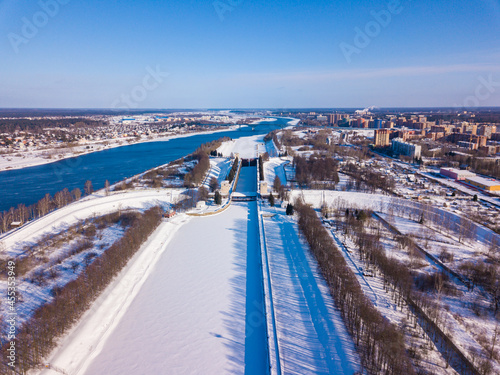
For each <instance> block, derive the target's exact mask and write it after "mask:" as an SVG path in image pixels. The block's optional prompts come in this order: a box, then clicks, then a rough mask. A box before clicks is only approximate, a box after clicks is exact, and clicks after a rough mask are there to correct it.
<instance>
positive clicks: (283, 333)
mask: <svg viewBox="0 0 500 375" xmlns="http://www.w3.org/2000/svg"><path fill="white" fill-rule="evenodd" d="M264 227H265V237H266V244H267V249H268V257H269V263H270V272H271V278H272V293H273V301H274V308H275V316H276V324H277V332H278V342H279V343H278V345H279V353H280V361H281V369H282V372H283V373H284V374H353V373H355V372H356V371H357V370H358V369H359V365H358V363H359V362H358V358H357V355H356V354H355V348H354V344H353V342H352V340H351V338H350V336H349V334H348V333H347V330H346V328H345V326H344V324H343V322H342V319H341V317H340V314H339V312H338V311H337V310H335V308H334V304H333V300H332V298H331V296H330V294H329V291H328V287H327V286H326V283H325V281H324V280H323V278H322V277H321V275H320V274H319V271H318V269H317V266H316V263H315V261H314V259H313V258H312V256H311V255H310V254H309V253H308V251H307V248H306V246H305V245H304V244H302V243H301V241H300V239H299V236H298V229H297V227H296V224H295V223H294V222H293V221H292V220H291V219H288V218H287V217H286V216H284V215H283V214H282V213H281V214H280V215H276V216H275V217H274V218H266V219H264Z"/></svg>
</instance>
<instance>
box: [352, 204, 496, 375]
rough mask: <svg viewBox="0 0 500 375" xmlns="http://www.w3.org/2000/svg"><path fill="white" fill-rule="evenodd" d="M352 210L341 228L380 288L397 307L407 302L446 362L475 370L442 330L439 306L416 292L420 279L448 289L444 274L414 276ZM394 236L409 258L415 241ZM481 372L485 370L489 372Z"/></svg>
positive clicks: (465, 370)
mask: <svg viewBox="0 0 500 375" xmlns="http://www.w3.org/2000/svg"><path fill="white" fill-rule="evenodd" d="M347 212H349V214H347ZM354 212H357V213H358V215H352V213H353V210H351V211H348V210H346V217H345V229H344V230H345V232H346V233H347V234H349V235H350V236H351V237H352V238H353V240H354V242H355V243H356V245H357V248H358V251H359V256H360V259H362V260H365V261H366V262H368V264H370V265H372V266H375V267H376V268H378V270H380V273H381V276H382V278H383V285H384V289H385V290H386V291H387V292H391V291H392V298H393V300H394V301H395V302H396V303H397V306H398V307H400V308H403V306H404V305H405V304H408V305H409V306H410V307H411V308H412V309H413V311H415V312H416V313H417V315H419V318H420V322H421V323H422V321H424V322H425V327H424V329H425V330H426V332H428V334H429V337H430V338H431V339H432V340H433V341H435V342H439V345H440V346H441V348H442V351H443V352H444V353H445V359H446V360H447V361H448V362H450V361H454V363H455V366H457V367H459V368H461V371H462V373H464V374H477V373H478V372H477V371H476V369H475V368H474V365H473V364H472V363H471V362H470V361H469V359H468V358H466V357H465V356H464V355H463V353H462V352H461V351H460V350H459V349H458V348H457V347H456V346H455V344H454V343H453V342H452V341H451V340H450V338H449V337H448V336H447V335H446V334H444V332H445V327H444V326H445V324H446V323H445V322H444V321H442V314H440V312H439V310H440V307H439V306H438V305H437V304H436V303H435V302H434V301H433V300H432V299H430V298H429V296H428V295H427V294H425V293H420V292H418V290H419V289H420V290H421V289H423V287H424V285H422V283H425V282H429V281H432V285H429V287H430V288H433V289H434V290H435V291H436V293H437V295H438V297H439V296H440V293H441V292H442V291H443V290H444V289H445V287H446V288H447V289H449V287H448V286H447V285H446V284H447V282H446V279H447V275H446V274H444V273H442V272H441V273H437V274H435V275H434V277H431V278H429V280H426V278H423V277H422V275H420V276H419V277H414V275H413V273H412V270H411V269H410V268H411V267H408V266H407V265H406V264H405V263H403V262H401V261H399V260H397V259H396V258H394V257H389V256H387V255H386V252H385V249H384V246H383V245H382V242H381V235H380V233H379V232H376V233H369V232H367V231H366V227H367V223H366V222H367V221H369V220H371V215H366V216H363V215H359V213H360V212H363V211H354ZM396 240H397V242H398V244H399V245H400V246H401V247H404V248H406V249H407V250H408V252H409V254H410V261H411V262H412V261H413V260H412V259H413V258H414V255H415V253H416V250H417V249H416V244H415V243H414V242H413V240H412V239H411V238H410V237H408V236H398V237H396ZM412 253H413V254H412ZM488 362H489V361H487V360H486V361H485V360H484V358H483V361H482V362H481V366H482V368H483V367H484V368H486V367H487V365H488ZM485 366H486V367H485ZM481 373H484V374H488V373H489V372H487V371H486V372H481Z"/></svg>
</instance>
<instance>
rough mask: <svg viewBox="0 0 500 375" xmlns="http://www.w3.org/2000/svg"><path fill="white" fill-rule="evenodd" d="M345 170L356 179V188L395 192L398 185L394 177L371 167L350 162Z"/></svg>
mask: <svg viewBox="0 0 500 375" xmlns="http://www.w3.org/2000/svg"><path fill="white" fill-rule="evenodd" d="M343 172H344V173H345V174H347V175H348V176H350V177H352V178H353V179H354V181H355V187H356V190H367V191H369V192H372V193H373V192H374V191H375V190H377V189H380V190H382V191H385V192H388V193H393V191H394V188H395V186H396V182H395V181H394V179H393V178H392V177H390V176H388V175H386V174H384V173H382V172H378V171H375V170H373V169H370V168H361V167H359V166H357V165H355V164H352V163H351V164H348V165H347V166H346V167H345V168H344V170H343Z"/></svg>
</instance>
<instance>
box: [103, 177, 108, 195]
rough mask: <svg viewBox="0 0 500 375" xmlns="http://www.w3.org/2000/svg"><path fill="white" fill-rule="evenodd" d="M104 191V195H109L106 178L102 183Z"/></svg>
mask: <svg viewBox="0 0 500 375" xmlns="http://www.w3.org/2000/svg"><path fill="white" fill-rule="evenodd" d="M104 193H105V194H106V195H109V181H108V180H106V182H105V183H104Z"/></svg>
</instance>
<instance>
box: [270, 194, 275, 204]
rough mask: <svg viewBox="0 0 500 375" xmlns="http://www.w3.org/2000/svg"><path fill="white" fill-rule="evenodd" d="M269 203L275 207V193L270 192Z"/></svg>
mask: <svg viewBox="0 0 500 375" xmlns="http://www.w3.org/2000/svg"><path fill="white" fill-rule="evenodd" d="M269 205H270V206H271V207H274V195H273V193H270V194H269Z"/></svg>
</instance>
